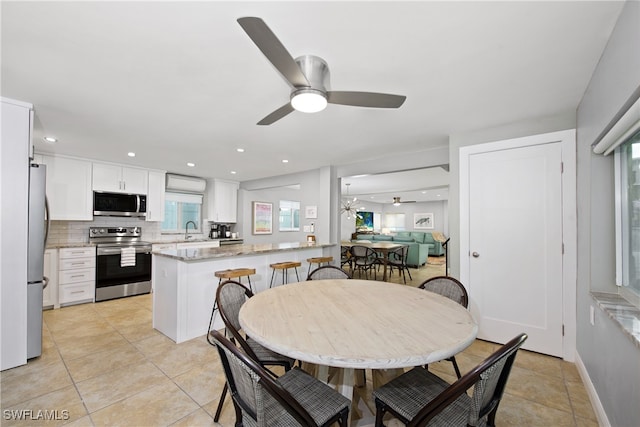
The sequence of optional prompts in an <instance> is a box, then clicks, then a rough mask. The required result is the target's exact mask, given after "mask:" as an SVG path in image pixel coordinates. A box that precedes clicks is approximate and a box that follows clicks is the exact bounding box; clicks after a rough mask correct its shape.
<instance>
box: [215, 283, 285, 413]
mask: <svg viewBox="0 0 640 427" xmlns="http://www.w3.org/2000/svg"><path fill="white" fill-rule="evenodd" d="M252 296H253V292H251V290H250V289H248V288H247V287H246V286H244V285H243V284H242V283H239V282H236V281H233V280H227V281H226V282H223V283H222V284H220V286H218V290H217V292H216V301H217V303H218V310H219V312H220V317H222V321H223V322H224V325H225V334H226V335H227V336H228V337H229V338H230V339H231V340H232V342H235V343H237V344H238V345H240V347H242V349H243V350H244V352H245V353H246V354H248V355H249V357H251V358H252V359H253V360H255V361H256V362H257V363H259V364H260V365H261V366H263V367H264V366H282V367H283V368H284V369H285V371H289V370H290V369H291V368H292V367H293V364H294V363H295V360H293V359H291V358H290V357H287V356H283V355H281V354H278V353H276V352H274V351H271V350H269V349H268V348H265V347H263V346H262V345H260V344H258V343H257V342H256V341H254V340H252V339H251V338H247V339H245V337H244V336H242V334H241V333H240V331H241V326H240V319H239V313H240V307H242V304H244V303H245V301H246V300H247V299H248V298H251V297H252ZM209 338H210V337H209V336H208V337H207V340H209V343H210V344H211V345H214V343H213V342H211V340H210V339H209ZM226 396H227V384H226V383H225V385H224V388H223V389H222V394H221V395H220V400H219V401H218V408H217V409H216V413H215V416H214V418H213V420H214V421H215V422H218V420H219V419H220V414H221V412H222V405H223V403H224V399H225V397H226Z"/></svg>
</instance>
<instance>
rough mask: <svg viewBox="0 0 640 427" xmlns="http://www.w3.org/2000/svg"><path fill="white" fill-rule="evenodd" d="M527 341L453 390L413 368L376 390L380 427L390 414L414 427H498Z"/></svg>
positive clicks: (512, 344)
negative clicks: (502, 404)
mask: <svg viewBox="0 0 640 427" xmlns="http://www.w3.org/2000/svg"><path fill="white" fill-rule="evenodd" d="M526 339H527V335H526V334H520V335H518V336H517V337H515V338H513V339H512V340H511V341H509V342H508V343H506V344H505V345H503V346H502V347H500V349H498V351H496V352H495V353H493V354H492V355H491V356H489V357H488V358H487V359H485V360H484V361H483V362H482V363H480V364H479V365H478V366H476V367H475V368H474V369H472V370H471V371H469V372H468V373H467V374H465V375H464V376H463V377H462V378H460V379H459V380H458V381H456V382H455V383H453V384H449V383H447V382H446V381H444V380H443V379H441V378H440V377H438V376H436V375H434V374H432V373H431V372H429V371H427V370H426V369H422V368H413V369H412V370H410V371H408V372H405V373H404V374H402V375H400V376H399V377H397V378H396V379H394V380H392V381H390V382H388V383H387V384H385V385H383V386H382V387H380V388H379V389H377V390H374V392H373V397H374V400H375V403H376V424H375V425H376V427H382V426H384V424H383V422H382V418H383V417H384V415H385V414H386V413H387V412H389V413H391V414H392V415H393V416H394V417H396V418H397V419H399V420H400V421H401V422H402V423H404V424H405V425H407V426H409V427H423V426H484V425H489V426H494V425H495V418H496V412H497V411H498V405H499V404H500V400H501V399H502V394H503V392H504V388H505V385H506V384H507V379H508V378H509V373H510V372H511V367H512V365H513V361H514V359H515V357H516V353H517V351H518V349H519V348H520V347H521V346H522V344H523V343H524V341H525V340H526ZM471 387H473V394H472V395H471V396H469V395H467V393H466V391H467V390H468V389H470V388H471Z"/></svg>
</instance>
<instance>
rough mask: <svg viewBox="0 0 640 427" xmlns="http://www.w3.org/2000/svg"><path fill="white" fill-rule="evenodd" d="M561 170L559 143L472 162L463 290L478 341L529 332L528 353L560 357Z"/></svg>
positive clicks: (493, 153)
mask: <svg viewBox="0 0 640 427" xmlns="http://www.w3.org/2000/svg"><path fill="white" fill-rule="evenodd" d="M561 166H562V150H561V144H560V143H559V142H555V143H547V144H542V145H533V146H523V147H517V148H508V149H501V150H497V151H488V152H478V153H474V154H471V155H470V156H469V175H468V179H469V184H468V188H469V199H468V209H469V210H468V219H469V229H468V231H469V233H468V239H469V241H468V248H469V253H468V256H469V260H468V264H467V265H468V279H467V283H466V284H467V286H468V290H469V296H470V310H471V311H472V313H473V315H474V317H475V318H476V320H477V321H478V322H479V332H478V338H481V339H486V340H489V341H493V342H499V343H504V342H506V341H508V340H509V339H511V338H512V337H514V336H515V335H517V334H518V333H520V332H526V333H527V334H528V335H529V339H528V340H527V342H526V343H525V347H526V348H528V349H530V350H534V351H537V352H541V353H545V354H551V355H555V356H562V354H563V342H562V340H563V338H562V323H563V322H562V319H563V315H562V307H563V303H562V298H563V274H562V221H563V214H562V172H561ZM463 216H464V214H463ZM463 238H465V236H463Z"/></svg>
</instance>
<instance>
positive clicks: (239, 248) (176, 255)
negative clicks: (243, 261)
mask: <svg viewBox="0 0 640 427" xmlns="http://www.w3.org/2000/svg"><path fill="white" fill-rule="evenodd" d="M331 246H335V244H334V243H308V242H288V243H261V244H254V245H245V244H241V245H226V246H221V247H219V248H186V249H165V250H161V251H155V252H153V254H154V255H156V256H161V257H167V258H172V259H176V260H179V261H185V262H192V261H204V260H210V259H215V258H226V257H235V256H242V255H262V254H267V253H272V252H286V251H297V250H300V249H313V248H326V247H331Z"/></svg>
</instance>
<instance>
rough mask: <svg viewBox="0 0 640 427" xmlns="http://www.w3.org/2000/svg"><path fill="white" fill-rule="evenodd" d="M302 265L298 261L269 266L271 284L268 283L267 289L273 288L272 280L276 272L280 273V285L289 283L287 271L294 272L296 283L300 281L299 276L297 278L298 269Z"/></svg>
mask: <svg viewBox="0 0 640 427" xmlns="http://www.w3.org/2000/svg"><path fill="white" fill-rule="evenodd" d="M301 266H302V263H301V262H300V261H285V262H276V263H273V264H269V267H271V268H272V270H273V271H272V273H271V283H269V287H270V288H271V287H273V280H274V279H275V276H276V271H280V272H281V273H282V284H283V285H284V284H286V283H289V269H290V268H293V269H294V270H295V272H296V279H298V282H299V281H300V276H298V267H301Z"/></svg>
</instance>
